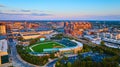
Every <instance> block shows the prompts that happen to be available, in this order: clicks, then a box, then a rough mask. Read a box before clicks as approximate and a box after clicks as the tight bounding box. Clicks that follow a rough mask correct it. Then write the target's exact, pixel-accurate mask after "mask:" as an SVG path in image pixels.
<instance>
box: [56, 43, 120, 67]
mask: <svg viewBox="0 0 120 67" xmlns="http://www.w3.org/2000/svg"><path fill="white" fill-rule="evenodd" d="M101 44H102V45H101V46H95V47H92V46H88V45H85V44H84V46H83V50H82V51H81V52H88V51H93V52H99V53H100V54H107V55H110V56H111V57H106V58H104V59H103V60H102V62H95V61H92V58H91V57H90V56H88V57H86V58H83V57H82V56H81V54H79V55H78V56H79V58H78V59H77V60H76V61H75V62H74V63H71V62H69V61H68V60H66V61H67V62H66V63H63V62H61V61H62V60H65V59H62V60H60V61H58V62H57V63H56V65H55V66H56V67H119V64H120V49H115V48H109V47H106V46H105V45H104V42H102V43H101ZM81 52H80V53H81Z"/></svg>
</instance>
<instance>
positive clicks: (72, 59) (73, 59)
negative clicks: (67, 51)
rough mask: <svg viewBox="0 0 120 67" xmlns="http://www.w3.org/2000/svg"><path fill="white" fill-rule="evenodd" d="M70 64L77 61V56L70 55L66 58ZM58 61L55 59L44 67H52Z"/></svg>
mask: <svg viewBox="0 0 120 67" xmlns="http://www.w3.org/2000/svg"><path fill="white" fill-rule="evenodd" d="M68 59H69V61H70V62H74V61H75V60H76V59H77V55H71V56H69V57H68ZM57 60H58V59H55V60H53V61H51V62H49V63H48V64H47V65H46V66H47V67H54V65H55V63H56V62H57Z"/></svg>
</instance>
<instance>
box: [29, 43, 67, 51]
mask: <svg viewBox="0 0 120 67" xmlns="http://www.w3.org/2000/svg"><path fill="white" fill-rule="evenodd" d="M63 47H65V46H64V45H62V44H60V43H57V42H52V41H50V42H42V43H37V44H34V45H32V46H29V47H27V51H30V52H43V49H50V48H63Z"/></svg>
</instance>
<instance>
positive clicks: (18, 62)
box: [8, 38, 34, 67]
mask: <svg viewBox="0 0 120 67" xmlns="http://www.w3.org/2000/svg"><path fill="white" fill-rule="evenodd" d="M8 41H9V46H10V49H11V55H10V56H11V58H12V61H13V62H15V65H13V66H15V67H34V66H32V65H30V64H29V63H27V62H25V61H23V60H22V59H21V58H20V57H19V55H18V53H17V50H16V44H15V42H14V41H13V39H12V38H9V39H8Z"/></svg>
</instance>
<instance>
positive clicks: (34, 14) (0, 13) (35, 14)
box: [0, 12, 52, 16]
mask: <svg viewBox="0 0 120 67" xmlns="http://www.w3.org/2000/svg"><path fill="white" fill-rule="evenodd" d="M0 15H11V16H12V15H28V16H52V14H47V13H28V14H25V13H3V12H0Z"/></svg>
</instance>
